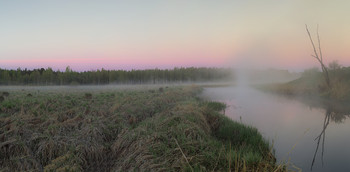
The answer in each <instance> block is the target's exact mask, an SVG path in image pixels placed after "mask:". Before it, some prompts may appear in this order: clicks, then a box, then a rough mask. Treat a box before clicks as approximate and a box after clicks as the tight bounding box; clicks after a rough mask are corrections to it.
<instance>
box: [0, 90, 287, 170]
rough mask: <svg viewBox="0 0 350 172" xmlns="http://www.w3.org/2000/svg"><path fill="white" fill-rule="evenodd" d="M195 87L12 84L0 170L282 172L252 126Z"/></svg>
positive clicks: (4, 108) (0, 115)
mask: <svg viewBox="0 0 350 172" xmlns="http://www.w3.org/2000/svg"><path fill="white" fill-rule="evenodd" d="M200 91H201V89H200V88H199V87H176V88H159V89H158V88H157V89H149V90H123V91H120V90H109V91H102V90H100V91H98V90H95V91H92V90H89V91H81V92H69V91H62V90H61V91H52V90H51V91H50V90H46V91H37V90H10V91H8V95H7V96H5V97H4V100H2V102H1V103H0V127H1V128H0V129H1V130H0V169H1V170H0V171H23V170H25V171H96V170H98V171H133V170H136V171H138V170H146V171H147V170H154V171H227V170H230V171H273V170H277V171H283V170H284V169H282V166H276V164H275V158H274V156H273V154H271V151H270V148H269V145H268V143H267V142H266V141H265V140H264V139H263V138H262V136H261V135H260V134H259V132H258V131H257V130H256V129H255V128H252V127H248V126H244V125H242V124H240V123H237V122H234V121H232V120H230V119H228V118H227V117H225V116H224V115H222V114H220V113H219V112H220V111H221V110H222V109H223V108H225V106H224V105H223V104H221V103H216V102H205V101H202V100H200V99H199V98H197V97H196V95H197V94H198V93H199V92H200Z"/></svg>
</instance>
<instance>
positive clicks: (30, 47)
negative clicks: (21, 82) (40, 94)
mask: <svg viewBox="0 0 350 172" xmlns="http://www.w3.org/2000/svg"><path fill="white" fill-rule="evenodd" d="M84 2H85V1H82V0H77V1H74V2H72V1H40V0H33V1H24V2H21V3H19V2H14V1H6V2H0V23H2V28H1V30H0V38H1V39H0V68H9V69H16V68H18V67H21V68H28V69H33V68H42V67H43V68H47V67H52V68H53V69H55V70H57V69H60V70H64V69H65V67H66V66H70V67H71V68H72V69H73V70H78V71H83V70H96V69H101V68H105V69H127V70H129V69H147V68H174V67H191V66H195V67H233V68H235V67H242V66H243V67H257V68H266V67H273V68H284V69H290V70H299V71H300V70H303V69H305V68H310V67H314V66H318V63H317V61H316V60H315V59H313V58H312V57H311V56H310V55H311V53H312V47H311V45H310V42H309V40H308V37H307V35H306V32H305V27H304V25H305V24H309V26H310V30H311V32H312V33H313V34H314V33H315V30H316V24H319V25H320V35H321V40H322V47H323V53H324V57H325V61H326V63H329V62H330V61H333V60H337V61H338V62H340V63H341V64H342V65H343V66H349V65H350V58H349V57H350V56H349V55H350V53H349V51H348V47H350V34H349V30H350V20H348V16H350V10H348V8H347V7H349V6H350V1H340V0H335V1H331V2H330V1H326V0H310V1H303V0H287V1H273V0H266V1H258V0H252V1H225V2H215V1H209V0H202V1H159V0H151V1H147V2H145V1H133V2H130V1H126V2H119V1H118V2H104V3H101V2H97V1H92V2H90V3H84ZM315 3H316V4H317V6H315V5H314V4H315ZM313 36H315V35H313Z"/></svg>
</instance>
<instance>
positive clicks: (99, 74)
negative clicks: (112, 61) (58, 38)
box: [0, 66, 232, 85]
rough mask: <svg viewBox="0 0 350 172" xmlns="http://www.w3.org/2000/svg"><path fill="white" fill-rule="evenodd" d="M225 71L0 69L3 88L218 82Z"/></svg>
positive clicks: (223, 77)
mask: <svg viewBox="0 0 350 172" xmlns="http://www.w3.org/2000/svg"><path fill="white" fill-rule="evenodd" d="M231 73H232V72H231V70H229V69H223V68H194V67H189V68H174V69H170V70H169V69H146V70H130V71H127V70H105V69H101V70H96V71H84V72H76V71H73V70H72V69H71V68H70V67H69V66H68V67H67V68H66V70H65V71H59V70H58V71H54V70H52V68H47V69H44V68H41V69H34V70H27V69H24V70H22V69H20V68H18V69H17V70H7V69H1V68H0V85H105V84H162V83H175V82H204V81H218V80H224V79H227V78H229V77H231Z"/></svg>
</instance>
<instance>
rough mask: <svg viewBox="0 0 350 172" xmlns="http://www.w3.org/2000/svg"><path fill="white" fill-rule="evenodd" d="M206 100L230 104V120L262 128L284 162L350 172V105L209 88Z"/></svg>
mask: <svg viewBox="0 0 350 172" xmlns="http://www.w3.org/2000/svg"><path fill="white" fill-rule="evenodd" d="M203 96H204V97H205V98H208V99H210V100H214V101H221V102H225V103H226V104H227V105H228V106H229V107H228V108H227V109H226V112H225V114H226V115H227V116H229V117H230V118H232V119H234V120H236V121H242V123H244V124H248V125H251V126H254V127H256V128H258V130H259V131H260V132H261V133H262V135H263V136H264V137H265V138H266V139H268V140H269V141H270V142H273V145H274V149H275V155H276V158H277V160H278V161H284V162H286V161H288V160H290V162H291V163H292V164H294V165H295V166H297V167H299V168H301V169H302V171H311V167H312V171H316V172H318V171H320V172H323V171H350V148H349V147H350V120H349V114H350V113H349V112H350V107H349V106H350V105H349V106H346V105H339V104H334V103H333V104H329V103H321V102H315V101H300V100H297V99H292V98H287V97H284V96H278V95H276V94H270V93H264V92H262V91H258V90H255V89H252V88H244V87H242V88H239V87H217V88H205V90H204V92H203ZM305 102H307V103H305ZM322 154H323V155H322ZM313 161H314V163H313Z"/></svg>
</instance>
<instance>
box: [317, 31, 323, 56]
mask: <svg viewBox="0 0 350 172" xmlns="http://www.w3.org/2000/svg"><path fill="white" fill-rule="evenodd" d="M317 39H318V51H319V53H320V57H321V62H322V63H323V57H322V51H321V41H320V35H319V34H318V24H317Z"/></svg>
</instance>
